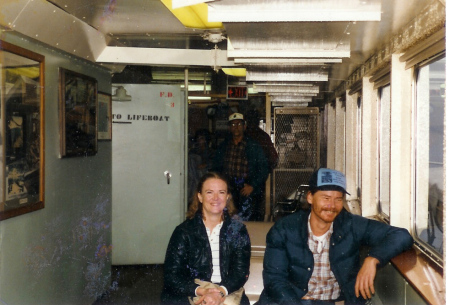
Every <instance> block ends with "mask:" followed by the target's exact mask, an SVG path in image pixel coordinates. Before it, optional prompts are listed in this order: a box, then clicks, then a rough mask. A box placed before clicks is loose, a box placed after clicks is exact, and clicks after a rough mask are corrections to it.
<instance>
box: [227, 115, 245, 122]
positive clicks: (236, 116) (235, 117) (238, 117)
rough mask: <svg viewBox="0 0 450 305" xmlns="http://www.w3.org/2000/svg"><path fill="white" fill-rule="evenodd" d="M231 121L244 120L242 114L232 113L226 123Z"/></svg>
mask: <svg viewBox="0 0 450 305" xmlns="http://www.w3.org/2000/svg"><path fill="white" fill-rule="evenodd" d="M233 120H244V115H243V114H242V113H233V114H232V115H230V116H229V117H228V121H233Z"/></svg>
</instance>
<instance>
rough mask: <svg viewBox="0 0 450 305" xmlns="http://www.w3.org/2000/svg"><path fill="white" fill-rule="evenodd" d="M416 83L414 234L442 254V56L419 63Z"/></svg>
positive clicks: (443, 68)
mask: <svg viewBox="0 0 450 305" xmlns="http://www.w3.org/2000/svg"><path fill="white" fill-rule="evenodd" d="M416 84H417V85H416V141H415V142H416V143H415V151H416V152H415V156H416V160H415V163H416V164H415V189H416V194H415V213H414V214H415V216H414V218H415V219H414V222H415V234H416V235H417V237H418V238H419V240H420V242H421V244H423V245H425V246H427V248H431V251H432V253H435V254H438V256H442V254H443V210H444V207H443V189H444V110H445V108H444V107H445V57H443V58H442V56H441V58H438V59H436V60H434V61H432V62H428V63H426V64H423V65H421V66H419V68H418V69H417V81H416Z"/></svg>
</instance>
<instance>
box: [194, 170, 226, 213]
mask: <svg viewBox="0 0 450 305" xmlns="http://www.w3.org/2000/svg"><path fill="white" fill-rule="evenodd" d="M197 195H198V200H199V201H200V202H201V203H202V205H203V215H204V216H205V217H206V216H207V215H214V214H216V215H217V214H222V212H223V209H224V208H225V207H226V205H227V200H228V197H229V194H228V188H227V183H226V182H225V181H223V180H221V179H217V178H211V179H208V180H206V181H205V182H204V183H203V188H202V191H201V192H199V193H198V194H197Z"/></svg>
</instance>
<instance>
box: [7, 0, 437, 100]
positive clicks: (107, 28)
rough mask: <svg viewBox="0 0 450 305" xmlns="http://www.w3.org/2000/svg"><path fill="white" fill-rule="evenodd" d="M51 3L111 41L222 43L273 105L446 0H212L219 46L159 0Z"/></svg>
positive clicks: (352, 64) (343, 70) (352, 65)
mask: <svg viewBox="0 0 450 305" xmlns="http://www.w3.org/2000/svg"><path fill="white" fill-rule="evenodd" d="M8 1H9V0H8ZM48 2H50V3H52V4H54V5H55V6H57V7H59V8H61V9H62V10H64V11H65V12H67V13H68V14H71V15H73V16H75V17H76V18H78V19H79V20H81V21H82V22H85V23H86V24H88V25H90V26H91V27H93V28H95V29H96V30H98V31H99V32H100V33H102V34H103V35H104V36H105V37H107V39H106V41H107V44H108V45H109V46H121V47H129V48H168V49H176V50H179V51H180V52H183V50H186V49H205V50H212V49H214V48H217V50H218V51H223V52H226V54H227V58H228V62H231V63H233V64H232V66H234V67H245V68H246V69H247V76H246V78H245V80H244V81H245V82H247V84H248V85H250V86H253V87H254V89H256V90H258V88H259V90H260V92H267V93H268V94H269V95H270V96H271V97H273V102H274V104H275V103H277V104H282V103H283V102H285V103H286V104H290V105H291V104H292V103H296V104H301V105H305V104H307V103H308V102H310V101H314V100H315V99H320V98H323V96H324V93H327V92H331V91H333V90H335V89H336V88H337V87H338V86H339V84H341V83H342V82H343V81H345V80H346V79H347V78H348V77H349V76H350V74H351V73H352V72H353V71H354V70H355V69H356V68H357V67H358V66H359V65H361V64H362V63H364V62H365V61H367V60H368V59H369V58H370V56H372V55H373V54H374V53H376V52H377V51H378V50H379V48H380V46H382V45H383V44H386V43H388V42H389V41H390V40H391V39H392V37H393V36H394V35H397V34H398V32H399V31H400V30H401V29H402V28H404V27H405V26H407V25H408V24H409V23H410V22H411V20H412V19H413V18H414V16H415V15H417V14H418V13H420V12H421V11H422V10H423V9H424V8H425V7H426V6H428V5H430V4H433V3H436V2H440V3H441V5H442V3H444V4H445V1H443V0H248V1H242V0H221V1H208V2H206V4H207V5H208V13H209V18H210V19H211V20H210V21H219V22H222V23H223V28H222V29H220V33H222V35H223V36H225V37H226V38H227V39H225V40H224V41H221V42H219V43H217V45H216V44H215V43H212V42H209V41H207V40H205V39H204V38H203V36H205V33H206V32H207V30H205V29H201V28H199V29H191V28H186V27H184V26H183V25H182V24H181V22H180V21H178V19H177V18H175V16H174V15H173V14H172V13H171V12H170V11H169V10H168V9H167V8H166V7H165V6H164V5H163V3H162V2H161V1H160V0H145V1H144V0H96V1H93V0H48ZM174 2H175V1H174ZM195 2H205V1H201V0H199V1H195ZM177 3H180V4H179V5H181V6H182V5H183V1H181V2H180V1H178V2H177ZM218 51H217V52H218ZM180 54H183V53H180ZM211 54H213V55H212V56H216V55H214V54H216V53H211ZM188 56H191V55H186V58H187V57H188ZM194 56H195V55H194ZM118 60H119V59H118ZM168 61H169V60H167V61H166V62H165V61H164V59H161V62H162V63H163V64H161V65H160V67H159V68H158V69H157V72H156V70H155V73H154V75H153V78H155V77H158V75H160V77H161V78H162V77H163V76H162V75H163V74H164V73H161V72H162V70H163V69H162V68H161V66H162V67H163V66H164V63H166V64H167V65H168V66H169V65H170V62H168ZM137 62H139V63H140V64H142V61H137ZM128 64H133V63H132V62H129V63H128ZM178 66H179V73H177V72H176V71H177V69H176V68H175V69H173V67H172V69H170V73H169V74H168V75H170V76H171V77H172V79H176V78H180V79H182V78H183V77H184V72H183V69H184V68H186V66H183V65H179V64H178ZM187 66H188V65H187ZM214 66H215V64H214ZM197 68H198V67H197ZM204 68H205V69H206V70H208V69H210V70H211V67H208V66H206V67H204ZM213 68H220V66H219V67H213ZM200 74H201V75H206V74H204V73H200ZM164 77H165V78H166V79H167V75H165V76H164ZM280 84H281V86H279V85H280ZM283 84H284V86H285V87H284V91H285V92H283V93H282V92H280V91H283ZM286 84H287V85H286ZM304 85H310V86H312V87H311V88H309V89H307V88H305V86H304ZM280 94H284V95H280Z"/></svg>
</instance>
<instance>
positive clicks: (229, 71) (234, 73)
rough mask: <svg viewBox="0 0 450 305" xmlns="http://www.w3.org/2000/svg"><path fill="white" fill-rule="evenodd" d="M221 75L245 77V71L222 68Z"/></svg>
mask: <svg viewBox="0 0 450 305" xmlns="http://www.w3.org/2000/svg"><path fill="white" fill-rule="evenodd" d="M222 71H223V73H225V74H227V75H231V76H236V77H245V76H246V75H247V70H246V69H245V68H222Z"/></svg>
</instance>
